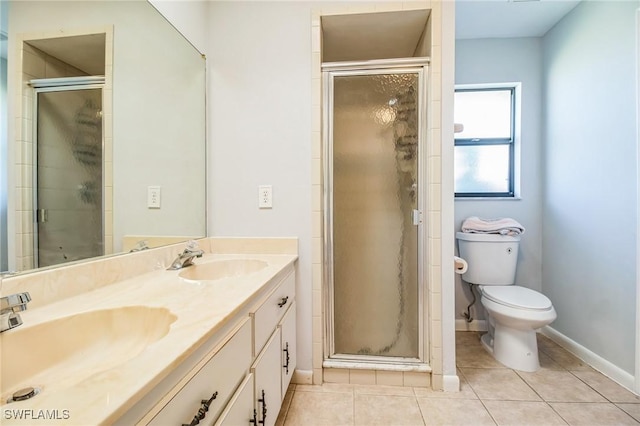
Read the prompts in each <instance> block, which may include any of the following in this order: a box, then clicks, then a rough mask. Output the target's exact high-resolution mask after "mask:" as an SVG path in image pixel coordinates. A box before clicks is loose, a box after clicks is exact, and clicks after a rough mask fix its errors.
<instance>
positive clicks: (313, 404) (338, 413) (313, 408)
mask: <svg viewBox="0 0 640 426" xmlns="http://www.w3.org/2000/svg"><path fill="white" fill-rule="evenodd" d="M353 407H354V406H353V393H340V392H298V391H297V390H296V392H295V393H294V394H293V399H292V400H291V405H290V406H289V412H288V413H287V417H286V419H285V423H284V424H285V425H288V426H297V425H305V426H310V425H318V426H345V425H353Z"/></svg>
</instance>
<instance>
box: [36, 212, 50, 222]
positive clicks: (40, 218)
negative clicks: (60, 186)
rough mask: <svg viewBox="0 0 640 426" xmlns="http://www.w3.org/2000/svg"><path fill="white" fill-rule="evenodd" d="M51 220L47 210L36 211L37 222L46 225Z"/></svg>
mask: <svg viewBox="0 0 640 426" xmlns="http://www.w3.org/2000/svg"><path fill="white" fill-rule="evenodd" d="M48 219H49V212H48V211H47V209H36V222H37V223H45V222H46V221H47V220H48Z"/></svg>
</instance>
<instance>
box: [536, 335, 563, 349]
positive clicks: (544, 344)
mask: <svg viewBox="0 0 640 426" xmlns="http://www.w3.org/2000/svg"><path fill="white" fill-rule="evenodd" d="M536 337H537V339H538V348H539V349H546V348H549V349H552V348H562V347H561V346H560V345H558V344H557V343H556V342H554V341H553V340H551V339H549V338H548V337H547V336H545V335H543V334H541V333H536Z"/></svg>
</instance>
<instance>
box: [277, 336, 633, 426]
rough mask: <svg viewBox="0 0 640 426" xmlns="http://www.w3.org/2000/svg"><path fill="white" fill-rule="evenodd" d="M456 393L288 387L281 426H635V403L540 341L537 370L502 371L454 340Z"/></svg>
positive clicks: (472, 341)
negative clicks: (459, 386) (456, 372)
mask: <svg viewBox="0 0 640 426" xmlns="http://www.w3.org/2000/svg"><path fill="white" fill-rule="evenodd" d="M456 342H457V343H456V358H457V366H458V375H459V377H460V381H461V391H460V392H458V393H444V392H436V391H433V390H431V389H423V388H403V387H393V386H364V385H339V384H328V383H327V384H324V385H322V386H311V385H291V387H290V388H289V390H288V392H287V395H286V397H285V401H284V403H283V406H282V410H281V411H280V415H279V417H278V421H277V423H276V425H278V426H297V425H301V426H302V425H304V426H313V425H319V426H342V425H353V426H355V425H367V426H369V425H385V426H400V425H423V426H424V425H465V426H466V425H473V426H475V425H518V426H521V425H536V426H537V425H544V426H546V425H590V426H591V425H592V426H608V425H638V424H640V397H638V396H636V395H634V394H633V393H631V392H629V391H628V390H626V389H624V388H623V387H621V386H619V385H618V384H617V383H615V382H613V381H612V380H610V379H608V378H607V377H605V376H604V375H602V374H600V373H599V372H597V371H595V370H593V369H592V368H591V367H589V366H588V365H586V364H585V363H583V362H582V361H580V360H579V359H578V358H576V357H574V356H573V355H572V354H570V353H569V352H567V351H566V350H564V349H563V348H561V347H560V346H558V345H556V344H555V343H554V342H552V341H551V340H549V339H547V338H546V337H544V336H542V335H538V345H539V346H538V349H539V355H540V364H541V369H540V370H539V371H537V372H535V373H523V372H519V371H515V370H511V369H509V368H506V367H504V366H503V365H501V364H500V363H498V362H497V361H495V360H494V359H493V358H492V357H491V356H490V355H489V354H488V353H486V352H485V351H484V349H483V348H482V346H481V345H480V339H479V334H478V333H474V332H458V333H456Z"/></svg>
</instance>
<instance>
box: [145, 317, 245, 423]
mask: <svg viewBox="0 0 640 426" xmlns="http://www.w3.org/2000/svg"><path fill="white" fill-rule="evenodd" d="M250 365H251V321H249V320H247V321H245V322H244V324H243V325H242V327H241V328H240V329H239V330H238V331H237V332H236V333H235V335H234V336H233V337H232V338H231V339H229V341H227V342H226V343H225V344H224V346H223V347H222V348H221V349H220V350H219V351H218V352H216V353H215V355H213V356H212V357H211V359H210V360H209V361H207V363H206V364H204V366H203V367H201V368H200V369H199V370H198V371H197V373H195V375H194V376H193V378H191V379H190V380H189V381H188V382H187V383H186V384H184V385H183V387H182V388H181V389H180V391H179V392H178V393H176V394H175V395H174V396H173V398H172V399H171V400H170V401H169V402H167V404H166V405H165V406H164V408H163V409H162V410H161V411H160V412H158V414H157V415H156V416H155V417H154V418H153V419H152V420H151V422H150V425H161V426H164V425H167V424H182V423H187V424H188V423H189V422H190V421H191V420H192V419H193V418H194V416H196V415H197V414H198V410H199V409H200V408H202V401H203V400H208V399H209V398H212V397H213V396H214V394H215V398H214V399H213V400H212V401H211V403H210V405H209V407H208V411H207V413H206V419H207V422H210V423H207V424H212V423H213V420H215V419H216V418H217V417H218V416H219V415H220V413H221V412H222V410H223V408H224V407H225V405H226V403H227V401H228V400H229V399H230V398H231V396H232V395H233V392H234V390H235V389H236V387H237V386H238V384H239V383H240V382H241V381H242V379H243V378H244V376H245V375H246V373H247V369H248V368H249V367H250ZM201 423H202V422H201Z"/></svg>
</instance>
